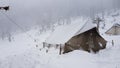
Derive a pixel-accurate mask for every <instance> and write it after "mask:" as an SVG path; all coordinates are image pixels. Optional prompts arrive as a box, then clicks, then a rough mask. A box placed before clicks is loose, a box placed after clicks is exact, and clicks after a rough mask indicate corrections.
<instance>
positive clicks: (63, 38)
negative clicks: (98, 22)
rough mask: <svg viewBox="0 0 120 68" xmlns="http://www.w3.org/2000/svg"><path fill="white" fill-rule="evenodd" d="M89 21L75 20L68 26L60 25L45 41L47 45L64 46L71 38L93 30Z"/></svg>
mask: <svg viewBox="0 0 120 68" xmlns="http://www.w3.org/2000/svg"><path fill="white" fill-rule="evenodd" d="M94 27H95V25H93V23H92V21H91V20H88V21H86V20H75V21H73V22H72V24H70V25H62V26H59V27H57V28H56V29H55V31H54V32H53V33H52V34H51V35H50V37H48V38H47V39H46V43H49V44H64V43H65V42H67V41H68V40H69V39H70V38H72V37H73V36H76V35H78V34H81V33H83V32H85V31H87V30H90V29H92V28H94Z"/></svg>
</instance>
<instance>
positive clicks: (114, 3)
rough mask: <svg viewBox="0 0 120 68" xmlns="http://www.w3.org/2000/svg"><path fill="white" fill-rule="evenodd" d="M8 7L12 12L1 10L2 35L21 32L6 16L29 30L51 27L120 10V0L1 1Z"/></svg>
mask: <svg viewBox="0 0 120 68" xmlns="http://www.w3.org/2000/svg"><path fill="white" fill-rule="evenodd" d="M6 5H9V6H10V10H9V11H4V10H0V33H2V32H6V33H7V32H14V31H16V30H19V28H18V26H16V25H15V24H13V23H12V21H10V20H9V19H8V18H7V17H6V16H5V15H4V14H6V15H7V16H9V18H11V19H12V20H13V21H14V22H15V23H17V24H18V25H19V26H21V27H22V28H24V29H29V28H30V27H32V26H34V25H39V26H44V25H50V24H52V23H55V22H56V21H57V20H59V19H69V18H71V17H77V16H90V17H91V16H92V15H93V14H95V13H99V12H102V11H104V10H109V9H115V8H120V7H119V6H120V0H0V6H6ZM3 13H4V14H3Z"/></svg>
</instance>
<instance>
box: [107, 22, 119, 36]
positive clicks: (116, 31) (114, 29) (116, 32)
mask: <svg viewBox="0 0 120 68" xmlns="http://www.w3.org/2000/svg"><path fill="white" fill-rule="evenodd" d="M105 33H106V34H109V35H120V24H118V23H116V24H114V25H113V26H112V27H111V28H110V29H109V30H107V31H106V32H105Z"/></svg>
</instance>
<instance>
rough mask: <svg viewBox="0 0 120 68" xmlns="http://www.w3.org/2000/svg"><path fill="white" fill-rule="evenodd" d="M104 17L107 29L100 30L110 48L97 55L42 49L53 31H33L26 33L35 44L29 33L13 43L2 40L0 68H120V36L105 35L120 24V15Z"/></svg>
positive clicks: (17, 36)
mask: <svg viewBox="0 0 120 68" xmlns="http://www.w3.org/2000/svg"><path fill="white" fill-rule="evenodd" d="M105 18H106V20H105V22H106V27H105V29H100V33H101V35H102V36H103V37H104V38H105V39H106V40H107V41H108V43H107V48H106V49H104V50H101V51H100V52H99V53H97V54H94V53H88V52H85V51H81V50H75V51H73V52H70V53H67V54H62V55H59V49H55V48H53V47H52V48H50V49H48V48H42V42H44V41H45V40H46V39H48V38H49V36H50V35H51V34H52V33H51V31H46V32H43V33H39V30H37V29H33V30H30V31H29V32H27V34H29V35H31V36H32V38H34V39H35V40H36V41H34V40H33V39H31V38H30V37H29V36H28V35H27V34H26V33H20V34H17V35H14V39H13V40H12V42H8V41H7V40H0V68H120V54H119V53H120V42H119V40H120V36H119V35H117V36H109V35H106V34H104V32H105V31H106V30H107V29H109V27H110V26H111V25H112V24H114V23H115V22H119V21H120V20H119V18H120V16H118V17H115V19H116V20H117V21H114V18H113V17H111V16H106V17H105ZM56 34H57V33H56ZM112 40H113V41H114V45H112V43H111V41H112ZM36 45H37V46H36ZM46 50H48V53H46Z"/></svg>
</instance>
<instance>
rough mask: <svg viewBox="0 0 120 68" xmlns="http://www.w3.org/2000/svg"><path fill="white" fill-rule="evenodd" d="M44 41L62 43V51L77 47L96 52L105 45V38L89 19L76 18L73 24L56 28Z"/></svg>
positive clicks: (76, 48)
mask: <svg viewBox="0 0 120 68" xmlns="http://www.w3.org/2000/svg"><path fill="white" fill-rule="evenodd" d="M46 43H48V44H51V45H52V44H54V45H55V44H57V45H58V44H59V45H61V44H62V45H63V53H68V52H70V51H73V50H79V49H80V50H84V51H88V52H91V51H93V52H97V51H99V50H100V49H104V48H105V47H106V40H105V39H104V38H102V37H101V36H100V35H99V33H98V32H97V28H96V26H94V25H93V23H92V21H90V20H88V21H81V20H76V21H74V23H73V24H70V25H63V26H60V27H58V28H56V30H55V31H54V32H53V33H52V34H51V35H50V37H49V38H48V39H47V40H46Z"/></svg>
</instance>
